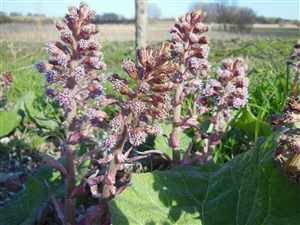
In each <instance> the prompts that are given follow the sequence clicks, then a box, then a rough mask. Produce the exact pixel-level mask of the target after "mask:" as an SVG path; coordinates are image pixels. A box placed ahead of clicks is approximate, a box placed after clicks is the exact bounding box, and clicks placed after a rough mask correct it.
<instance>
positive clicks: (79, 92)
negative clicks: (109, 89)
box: [36, 3, 110, 224]
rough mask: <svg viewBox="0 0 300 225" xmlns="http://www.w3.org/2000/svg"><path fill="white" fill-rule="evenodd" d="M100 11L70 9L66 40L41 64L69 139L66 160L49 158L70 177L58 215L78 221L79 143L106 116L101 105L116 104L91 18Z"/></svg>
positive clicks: (63, 25) (52, 46)
mask: <svg viewBox="0 0 300 225" xmlns="http://www.w3.org/2000/svg"><path fill="white" fill-rule="evenodd" d="M94 16H95V12H94V11H92V10H90V9H89V8H88V6H87V5H86V4H85V3H81V4H80V6H79V8H78V9H77V8H74V7H71V8H69V12H68V14H67V15H66V16H65V18H64V20H63V21H61V22H58V23H57V24H56V27H57V29H58V31H59V32H60V34H61V41H58V42H51V43H49V44H48V46H47V52H48V56H49V60H48V62H40V63H38V64H37V65H36V67H37V69H38V70H39V71H40V72H41V73H43V74H44V75H45V77H46V81H47V84H46V86H47V87H46V94H47V96H48V97H49V98H51V99H53V100H54V101H57V102H58V103H59V105H60V106H61V108H62V110H63V114H64V122H63V126H64V128H65V138H64V140H62V142H61V152H62V157H63V158H65V165H61V164H60V163H59V162H58V161H57V160H55V159H53V158H51V157H50V156H45V157H44V158H45V160H46V161H47V162H48V163H49V164H50V165H52V166H54V167H55V168H56V169H58V170H59V171H60V172H61V174H62V176H63V178H64V180H65V197H64V207H63V208H64V209H60V208H58V207H56V210H57V212H59V213H58V215H63V216H61V220H62V221H63V222H64V224H76V221H75V207H76V206H75V205H76V201H75V197H74V194H73V193H74V192H75V191H76V188H75V182H76V174H77V171H76V168H75V163H77V161H76V148H77V147H78V145H79V144H80V142H81V140H83V139H86V138H88V139H93V137H94V130H95V128H96V127H97V126H98V125H99V123H100V122H101V121H103V120H104V118H105V117H106V114H105V113H104V112H103V111H102V110H101V109H102V107H105V106H106V105H108V104H110V100H109V99H107V98H106V97H105V95H104V92H103V87H102V84H101V82H102V79H103V77H102V72H103V71H104V69H105V67H106V66H105V64H104V62H103V59H102V53H101V51H100V49H101V46H100V45H99V43H98V41H97V40H96V38H95V35H96V34H97V32H98V31H97V27H96V25H94V24H92V23H91V20H92V19H93V18H94ZM54 205H55V206H57V205H58V204H54ZM61 211H63V213H62V212H61Z"/></svg>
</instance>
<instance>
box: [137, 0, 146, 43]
mask: <svg viewBox="0 0 300 225" xmlns="http://www.w3.org/2000/svg"><path fill="white" fill-rule="evenodd" d="M146 42H147V0H135V47H136V48H141V47H145V46H146Z"/></svg>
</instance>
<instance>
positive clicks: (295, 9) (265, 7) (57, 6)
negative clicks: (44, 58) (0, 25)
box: [0, 0, 300, 20]
mask: <svg viewBox="0 0 300 225" xmlns="http://www.w3.org/2000/svg"><path fill="white" fill-rule="evenodd" d="M80 1H81V0H0V11H6V12H12V11H13V12H15V11H17V12H22V13H23V14H27V12H33V13H42V14H46V15H49V16H62V15H64V13H65V11H66V8H67V7H68V6H70V5H78V4H79V2H80ZM216 1H217V0H206V1H205V0H202V1H201V0H148V2H150V3H154V4H157V6H159V7H160V8H161V12H162V16H163V17H176V16H180V15H182V14H184V13H185V12H186V11H188V9H189V7H190V5H191V4H193V3H195V2H216ZM225 1H226V0H225ZM227 1H229V2H234V3H233V4H237V5H239V6H247V7H250V8H253V9H254V10H255V11H256V12H257V14H259V15H264V16H269V17H270V16H271V17H282V18H287V19H299V20H300V0H227ZM85 2H87V3H88V4H89V5H90V6H91V7H92V8H93V9H95V10H96V11H97V13H99V14H100V13H103V12H115V13H118V14H122V15H124V16H126V17H133V16H134V0H85Z"/></svg>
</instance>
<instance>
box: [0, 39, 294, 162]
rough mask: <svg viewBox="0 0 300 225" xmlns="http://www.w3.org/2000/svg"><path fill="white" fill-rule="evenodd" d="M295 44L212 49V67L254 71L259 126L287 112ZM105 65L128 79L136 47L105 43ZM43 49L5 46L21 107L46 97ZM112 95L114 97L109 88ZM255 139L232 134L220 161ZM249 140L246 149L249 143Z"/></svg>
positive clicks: (0, 47) (217, 44)
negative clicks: (31, 97) (227, 62)
mask: <svg viewBox="0 0 300 225" xmlns="http://www.w3.org/2000/svg"><path fill="white" fill-rule="evenodd" d="M295 40H296V39H295V38H293V37H290V38H286V37H285V38H282V37H273V38H256V39H243V38H238V39H231V40H220V39H214V40H213V41H212V42H211V44H210V47H211V52H210V62H213V63H214V64H215V65H217V64H219V63H220V61H221V60H222V59H224V58H227V57H243V58H245V59H246V61H247V63H248V65H249V66H250V67H249V77H250V96H249V110H250V112H251V113H252V114H253V115H254V116H255V117H256V119H257V120H258V121H265V122H266V123H269V118H270V116H271V115H272V114H274V113H276V114H280V113H281V112H282V110H283V108H284V106H285V103H286V100H287V95H288V91H289V87H290V84H289V83H287V79H286V66H285V62H286V59H287V57H288V55H289V53H290V51H291V49H292V47H293V43H294V42H295ZM103 53H104V59H105V62H106V64H107V68H108V69H107V71H106V73H105V74H106V76H108V75H110V74H112V73H113V72H114V73H118V74H120V75H121V76H123V75H124V74H125V73H124V71H123V70H122V68H121V65H122V61H123V60H124V59H127V58H131V59H134V43H133V42H104V43H103ZM45 58H46V54H45V51H44V49H43V45H41V44H35V43H29V44H27V45H24V44H22V43H13V44H12V43H8V42H2V43H1V44H0V59H1V60H0V72H4V71H11V72H12V73H13V77H14V82H13V85H12V88H11V89H10V90H9V92H8V100H9V101H12V102H16V101H17V99H19V98H20V97H22V96H23V95H24V93H26V92H28V91H34V92H35V94H36V95H37V96H42V95H43V93H44V78H43V76H41V75H40V74H39V73H37V72H36V71H35V69H34V68H33V64H34V63H36V62H37V61H39V60H40V59H45ZM106 90H107V92H108V94H114V91H113V90H112V89H111V87H110V86H109V85H107V86H106ZM257 138H258V137H257V135H256V136H253V137H252V136H247V134H246V133H243V132H242V131H240V130H237V131H232V132H229V134H228V136H226V140H225V141H224V143H223V144H222V145H221V146H220V147H219V148H218V151H217V158H218V160H220V161H223V160H226V159H229V158H231V157H233V156H234V155H235V154H236V153H239V152H241V151H244V150H247V149H248V148H249V144H250V145H251V144H253V143H255V141H257ZM245 140H246V143H245Z"/></svg>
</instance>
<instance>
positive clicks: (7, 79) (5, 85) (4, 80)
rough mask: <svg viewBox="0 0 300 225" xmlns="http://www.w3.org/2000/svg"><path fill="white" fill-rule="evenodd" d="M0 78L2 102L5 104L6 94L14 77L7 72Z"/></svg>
mask: <svg viewBox="0 0 300 225" xmlns="http://www.w3.org/2000/svg"><path fill="white" fill-rule="evenodd" d="M0 76H1V77H0V102H3V101H5V100H6V94H7V93H6V92H7V90H8V89H9V87H10V86H11V84H12V81H13V77H12V74H11V73H10V72H5V73H3V74H1V75H0Z"/></svg>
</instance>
